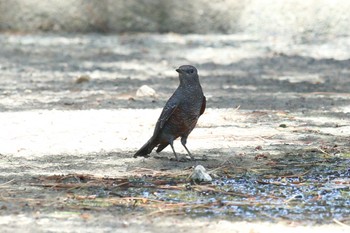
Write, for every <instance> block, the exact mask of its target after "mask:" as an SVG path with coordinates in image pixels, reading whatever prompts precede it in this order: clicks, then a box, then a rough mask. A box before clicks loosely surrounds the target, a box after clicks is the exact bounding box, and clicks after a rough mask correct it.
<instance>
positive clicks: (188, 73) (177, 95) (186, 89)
mask: <svg viewBox="0 0 350 233" xmlns="http://www.w3.org/2000/svg"><path fill="white" fill-rule="evenodd" d="M176 71H177V72H178V73H179V79H180V85H179V86H178V88H177V89H176V91H175V92H174V94H173V95H172V96H171V97H170V99H169V100H168V101H167V103H166V104H165V106H164V108H163V111H162V113H161V114H160V117H159V119H158V121H157V124H156V127H155V129H154V132H153V136H152V137H151V138H150V139H149V140H148V141H147V142H146V144H145V145H143V146H142V147H141V149H139V150H138V151H137V152H136V153H135V155H134V158H136V157H138V156H143V157H149V156H148V154H150V153H151V152H152V150H153V149H154V148H155V147H156V146H158V148H157V150H156V152H157V153H159V152H161V151H162V150H163V149H164V148H165V147H167V146H168V145H169V144H170V146H171V149H172V150H173V153H174V156H175V158H176V160H177V161H179V158H178V156H177V154H176V152H175V149H174V146H173V142H174V140H175V139H177V138H178V137H181V144H182V145H183V146H184V147H185V149H186V151H187V153H188V155H189V156H190V157H191V159H192V160H193V159H194V157H193V156H192V154H191V152H190V151H189V150H188V149H187V147H186V142H187V137H188V135H189V134H190V133H191V132H192V130H193V129H194V127H195V126H196V123H197V121H198V118H199V117H200V116H201V115H202V114H203V112H204V110H205V105H206V98H205V96H204V95H203V91H202V87H201V85H200V83H199V77H198V73H197V69H196V68H195V67H193V66H190V65H183V66H180V67H179V68H178V69H176Z"/></svg>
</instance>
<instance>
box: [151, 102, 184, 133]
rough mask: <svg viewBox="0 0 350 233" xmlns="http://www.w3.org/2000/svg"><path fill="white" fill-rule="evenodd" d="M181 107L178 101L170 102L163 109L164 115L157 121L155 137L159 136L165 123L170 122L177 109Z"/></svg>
mask: <svg viewBox="0 0 350 233" xmlns="http://www.w3.org/2000/svg"><path fill="white" fill-rule="evenodd" d="M178 106H179V104H178V102H177V101H169V102H168V103H167V104H166V105H165V107H164V108H163V111H162V113H161V114H160V117H159V119H158V121H157V124H156V127H155V129H154V133H153V135H157V134H158V133H159V131H160V130H161V129H162V128H163V127H164V125H165V123H166V122H167V121H168V120H169V118H170V117H171V115H172V114H173V113H174V111H175V110H176V108H177V107H178Z"/></svg>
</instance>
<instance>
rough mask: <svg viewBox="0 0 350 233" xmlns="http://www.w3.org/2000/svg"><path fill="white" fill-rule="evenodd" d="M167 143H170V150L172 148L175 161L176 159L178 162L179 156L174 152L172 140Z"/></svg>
mask: <svg viewBox="0 0 350 233" xmlns="http://www.w3.org/2000/svg"><path fill="white" fill-rule="evenodd" d="M169 144H170V146H171V149H172V150H173V152H174V155H175V159H176V161H178V162H179V157H177V154H176V152H175V149H174V146H173V141H171V142H170V143H169Z"/></svg>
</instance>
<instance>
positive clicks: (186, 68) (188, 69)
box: [176, 65, 197, 76]
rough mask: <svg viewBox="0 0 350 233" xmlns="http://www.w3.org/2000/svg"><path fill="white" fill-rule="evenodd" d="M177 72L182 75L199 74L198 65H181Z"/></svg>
mask: <svg viewBox="0 0 350 233" xmlns="http://www.w3.org/2000/svg"><path fill="white" fill-rule="evenodd" d="M176 72H178V73H179V74H180V75H184V76H194V75H197V69H196V67H194V66H191V65H183V66H180V67H179V68H178V69H176Z"/></svg>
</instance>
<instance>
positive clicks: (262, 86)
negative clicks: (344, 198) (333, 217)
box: [0, 34, 350, 232]
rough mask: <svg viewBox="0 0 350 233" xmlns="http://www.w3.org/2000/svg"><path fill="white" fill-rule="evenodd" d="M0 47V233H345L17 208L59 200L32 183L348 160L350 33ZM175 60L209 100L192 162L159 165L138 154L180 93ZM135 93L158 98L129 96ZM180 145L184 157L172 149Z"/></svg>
mask: <svg viewBox="0 0 350 233" xmlns="http://www.w3.org/2000/svg"><path fill="white" fill-rule="evenodd" d="M0 41H1V44H2V46H1V48H0V70H1V76H0V95H1V98H0V111H1V112H0V123H1V125H2V133H1V134H0V141H1V146H0V190H1V196H0V226H1V229H2V232H13V231H14V230H16V231H18V232H82V231H84V232H114V231H115V230H116V229H118V232H141V231H142V232H164V231H168V232H204V231H205V232H227V230H228V229H229V230H232V232H277V231H281V229H283V230H287V231H291V232H294V231H300V230H305V231H307V232H323V231H329V229H330V228H332V231H333V232H337V231H339V232H345V231H346V229H347V226H340V225H339V224H335V225H323V226H300V224H295V223H286V222H281V223H279V224H276V223H268V222H266V223H247V222H234V221H228V220H218V219H206V220H203V218H201V219H196V218H187V217H178V216H177V217H173V218H169V217H158V218H151V219H150V218H148V217H147V216H145V215H142V214H137V213H134V212H128V213H125V212H121V211H115V212H103V211H98V212H87V213H85V212H67V211H59V210H57V209H50V205H48V206H40V205H37V206H30V205H25V204H23V202H22V201H20V200H24V199H27V198H28V199H36V198H37V199H38V200H39V199H40V200H42V199H45V200H46V203H52V205H53V204H54V203H55V201H57V200H60V199H62V198H64V196H63V195H62V193H60V192H58V191H55V190H47V189H46V190H43V189H41V188H38V187H34V186H32V185H31V184H32V182H33V178H35V177H38V176H48V175H54V174H71V173H79V174H81V173H82V174H93V175H98V176H109V177H119V176H126V175H134V174H135V173H134V170H135V169H137V168H148V169H153V170H168V171H178V170H183V169H185V168H188V167H191V166H193V165H195V164H202V165H203V166H205V167H207V168H209V169H213V168H216V167H219V166H220V165H222V164H223V163H227V162H230V163H232V164H233V166H240V167H246V168H249V167H253V166H255V167H256V166H264V164H266V161H265V160H264V159H256V158H257V156H258V157H259V155H261V154H264V155H265V156H266V157H267V158H276V157H282V156H285V155H286V154H288V153H298V152H300V153H307V152H308V151H315V150H316V151H319V152H320V153H328V152H329V153H330V154H331V155H332V156H343V155H347V156H348V155H349V151H350V149H349V141H350V120H349V119H350V78H349V74H350V68H349V67H350V66H349V65H350V63H349V60H348V59H349V57H350V52H348V51H350V49H349V45H350V39H349V38H340V39H338V40H334V41H333V42H327V43H325V42H324V43H323V42H315V43H314V44H300V45H295V44H291V43H289V42H287V41H279V40H278V39H276V38H271V39H268V40H262V39H259V38H252V37H249V36H246V35H232V36H228V35H226V36H213V35H212V36H196V35H188V36H181V35H177V34H166V35H150V34H136V35H120V36H115V35H109V36H107V35H95V34H94V35H7V34H3V35H0ZM340 48H342V49H344V50H343V51H340ZM182 64H193V65H195V66H196V67H197V68H198V70H199V73H200V77H201V83H202V86H203V89H204V92H205V95H206V96H207V101H208V102H207V110H206V112H205V114H204V115H203V116H202V117H201V118H200V120H199V123H198V126H197V128H196V129H195V130H194V131H193V133H192V134H191V135H190V137H189V139H188V147H189V149H190V150H191V151H192V153H193V154H194V155H195V156H196V158H197V159H198V160H197V161H195V162H181V163H176V162H174V161H171V160H169V159H168V158H171V157H172V153H171V150H170V149H169V148H167V149H166V150H165V151H164V152H163V153H161V154H159V155H158V157H151V158H147V159H143V158H137V159H134V158H132V155H133V153H134V152H135V151H136V150H137V149H138V148H139V147H140V146H141V145H142V144H143V143H144V142H145V141H146V140H147V139H148V137H150V136H151V133H152V130H153V127H154V124H155V121H156V120H157V118H158V116H159V114H160V111H161V108H162V107H163V105H164V103H165V101H166V100H167V98H168V97H169V96H170V95H171V94H172V92H173V90H174V89H175V88H176V87H177V84H178V79H177V76H176V72H175V71H174V69H175V68H176V67H178V66H180V65H182ZM141 85H148V86H150V87H151V88H153V89H154V90H155V91H156V96H153V97H139V96H136V91H137V89H138V88H139V87H140V86H141ZM175 148H176V150H177V151H178V152H179V153H181V154H183V155H184V154H185V151H184V150H183V148H182V146H181V144H180V143H179V142H176V143H175ZM257 148H259V149H257ZM334 148H336V150H335V149H334ZM331 152H332V153H331ZM152 155H156V153H153V154H152ZM203 155H205V156H206V157H207V158H208V159H207V160H205V161H203V160H202V159H201V158H202V157H203ZM159 157H160V158H159ZM162 157H163V158H162Z"/></svg>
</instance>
